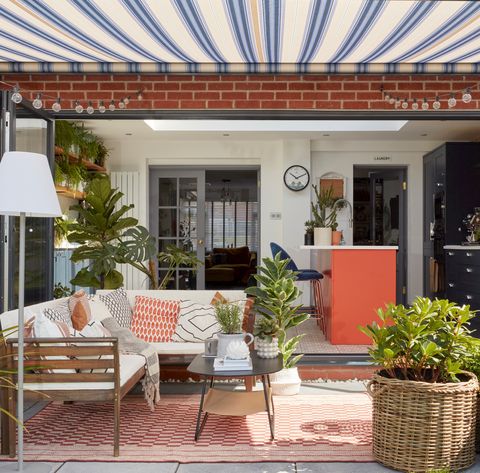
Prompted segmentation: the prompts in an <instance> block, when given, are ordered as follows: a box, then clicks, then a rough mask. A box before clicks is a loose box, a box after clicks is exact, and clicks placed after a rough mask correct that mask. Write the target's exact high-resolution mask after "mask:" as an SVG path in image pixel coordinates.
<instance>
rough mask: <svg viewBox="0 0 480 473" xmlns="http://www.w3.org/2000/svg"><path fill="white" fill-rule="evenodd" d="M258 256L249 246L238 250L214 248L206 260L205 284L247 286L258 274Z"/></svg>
mask: <svg viewBox="0 0 480 473" xmlns="http://www.w3.org/2000/svg"><path fill="white" fill-rule="evenodd" d="M256 265H257V254H256V252H252V251H250V250H249V248H248V246H240V247H237V248H214V249H213V251H212V252H211V253H210V255H208V256H207V258H205V282H206V283H207V284H211V285H215V284H229V285H231V286H246V285H247V283H248V279H249V278H250V276H251V275H252V274H253V273H255V272H256Z"/></svg>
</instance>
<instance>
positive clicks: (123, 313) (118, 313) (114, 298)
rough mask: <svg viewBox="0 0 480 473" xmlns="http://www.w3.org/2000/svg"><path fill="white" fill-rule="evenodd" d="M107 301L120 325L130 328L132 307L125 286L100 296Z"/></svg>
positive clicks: (106, 303) (109, 308) (103, 300)
mask: <svg viewBox="0 0 480 473" xmlns="http://www.w3.org/2000/svg"><path fill="white" fill-rule="evenodd" d="M99 297H100V300H101V301H102V302H104V303H105V305H106V306H107V307H108V310H109V311H110V313H111V314H112V317H113V318H114V319H115V320H116V321H117V322H118V324H119V325H120V327H123V328H130V326H131V325H132V308H131V307H130V303H129V302H128V297H127V293H126V292H125V289H123V287H120V288H119V289H115V291H112V292H109V293H108V294H107V295H105V296H104V295H101V296H99Z"/></svg>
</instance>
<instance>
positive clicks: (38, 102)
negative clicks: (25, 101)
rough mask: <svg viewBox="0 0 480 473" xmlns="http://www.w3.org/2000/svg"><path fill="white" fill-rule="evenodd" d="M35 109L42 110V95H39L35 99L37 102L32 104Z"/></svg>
mask: <svg viewBox="0 0 480 473" xmlns="http://www.w3.org/2000/svg"><path fill="white" fill-rule="evenodd" d="M32 105H33V108H36V109H37V110H38V109H40V108H42V105H43V102H42V94H37V96H36V97H35V100H34V101H33V103H32Z"/></svg>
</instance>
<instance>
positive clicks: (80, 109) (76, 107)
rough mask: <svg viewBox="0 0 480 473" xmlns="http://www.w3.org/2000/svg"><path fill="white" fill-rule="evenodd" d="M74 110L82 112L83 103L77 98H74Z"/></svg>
mask: <svg viewBox="0 0 480 473" xmlns="http://www.w3.org/2000/svg"><path fill="white" fill-rule="evenodd" d="M75 111H76V112H77V113H82V112H83V105H82V104H81V103H80V102H79V101H78V100H75Z"/></svg>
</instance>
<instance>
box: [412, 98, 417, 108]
mask: <svg viewBox="0 0 480 473" xmlns="http://www.w3.org/2000/svg"><path fill="white" fill-rule="evenodd" d="M412 110H418V102H417V99H413V103H412Z"/></svg>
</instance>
